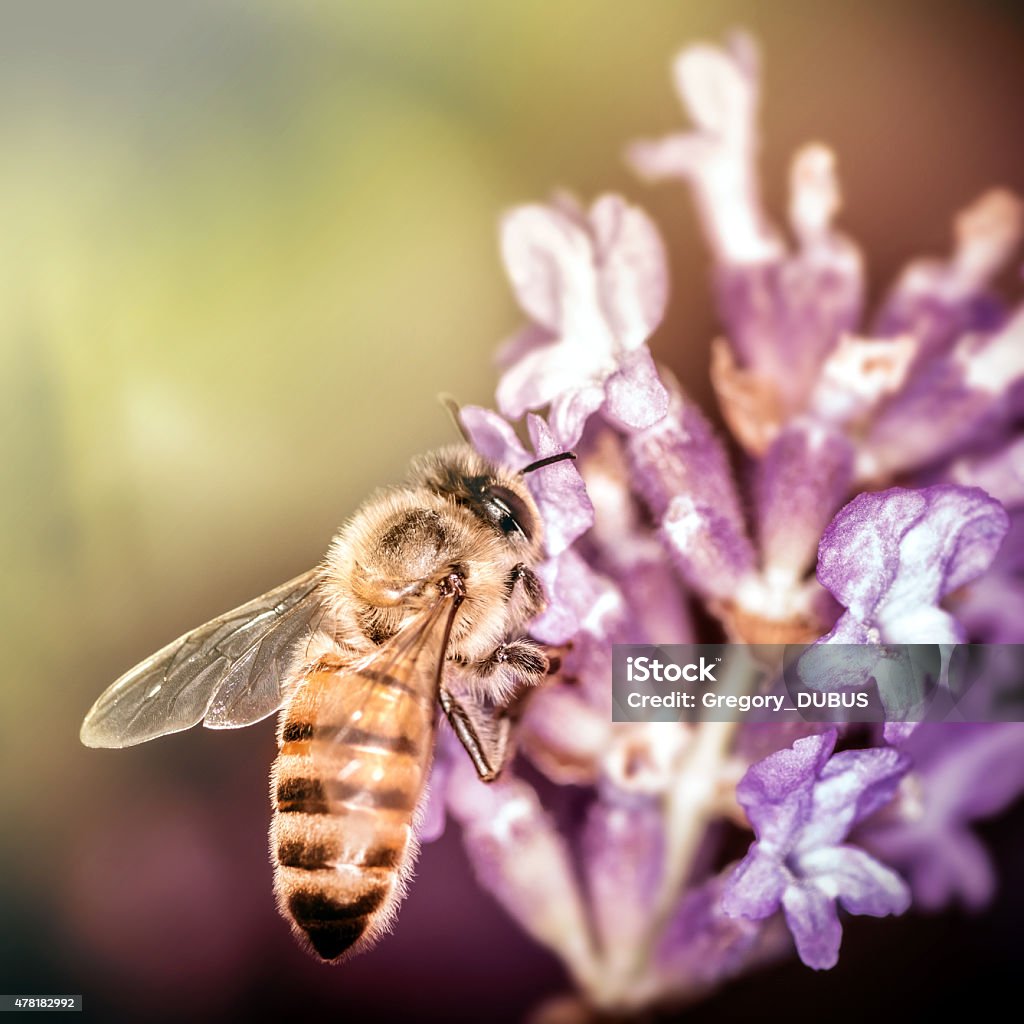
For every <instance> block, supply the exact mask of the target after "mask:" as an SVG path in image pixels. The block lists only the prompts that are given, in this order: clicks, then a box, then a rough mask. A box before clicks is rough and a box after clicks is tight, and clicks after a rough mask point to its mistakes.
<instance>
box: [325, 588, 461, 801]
mask: <svg viewBox="0 0 1024 1024" xmlns="http://www.w3.org/2000/svg"><path fill="white" fill-rule="evenodd" d="M458 605H459V601H458V599H457V598H455V597H454V596H453V595H451V594H447V595H443V596H440V597H438V599H437V600H436V601H435V602H434V603H433V604H432V605H431V606H430V607H429V608H428V609H427V610H426V611H424V612H423V613H422V614H421V615H420V616H419V617H418V618H416V619H414V620H413V621H412V622H411V623H409V624H408V625H407V626H406V627H405V628H404V629H402V631H401V632H400V633H398V634H397V635H396V636H394V637H393V638H392V639H391V640H389V641H388V642H387V643H386V644H384V646H383V647H381V648H380V649H379V650H378V651H375V652H373V653H372V654H371V655H369V656H368V657H365V658H362V659H360V660H359V661H356V662H354V663H352V664H350V665H345V666H341V667H338V668H337V669H335V670H334V672H333V673H332V676H333V678H324V679H322V680H318V683H319V685H318V686H317V687H316V694H315V698H314V702H313V707H312V708H311V709H310V717H311V720H312V729H311V734H312V739H313V742H312V746H311V750H310V753H311V755H312V760H313V764H314V765H315V767H316V775H317V777H318V778H319V779H320V780H321V787H322V797H323V799H324V800H325V801H326V804H327V806H328V807H332V808H333V807H337V806H339V805H341V804H345V805H347V806H349V807H352V806H357V807H366V808H368V809H372V808H377V807H382V806H383V807H388V808H391V809H405V810H408V811H411V810H412V808H414V807H415V805H416V803H417V801H418V799H419V796H420V794H421V793H422V790H423V786H424V785H425V783H426V777H427V773H428V771H429V769H430V761H431V758H432V755H433V744H434V728H435V720H436V713H437V699H438V693H439V690H440V685H441V674H442V671H443V668H444V661H445V654H446V652H447V648H448V638H449V635H450V633H451V627H452V623H453V621H454V619H455V613H456V611H457V609H458Z"/></svg>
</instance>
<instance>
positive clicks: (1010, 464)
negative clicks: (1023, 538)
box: [947, 437, 1024, 509]
mask: <svg viewBox="0 0 1024 1024" xmlns="http://www.w3.org/2000/svg"><path fill="white" fill-rule="evenodd" d="M947 475H948V478H949V480H950V481H951V482H953V483H955V484H959V485H960V486H961V487H980V488H981V489H982V490H983V491H987V492H988V493H989V494H990V495H991V496H992V497H993V498H995V499H996V501H998V502H1001V503H1002V505H1003V506H1004V507H1005V508H1008V509H1009V508H1017V507H1021V506H1024V437H1015V438H1014V439H1013V440H1010V441H1007V442H1005V443H1003V444H1001V445H1000V446H999V447H998V448H996V449H995V450H993V451H990V452H986V453H985V454H984V455H968V456H964V457H963V458H961V459H958V460H957V461H956V462H954V463H953V464H952V465H951V466H950V467H949V470H948V474H947Z"/></svg>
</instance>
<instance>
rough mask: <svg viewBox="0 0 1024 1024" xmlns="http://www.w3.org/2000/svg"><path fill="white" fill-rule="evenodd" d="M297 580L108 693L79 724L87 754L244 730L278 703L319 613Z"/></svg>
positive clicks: (167, 651) (315, 598) (205, 629)
mask: <svg viewBox="0 0 1024 1024" xmlns="http://www.w3.org/2000/svg"><path fill="white" fill-rule="evenodd" d="M318 580H319V571H318V570H316V569H313V570H310V571H309V572H306V573H303V574H302V575H301V576H297V577H296V578H295V579H293V580H289V582H287V583H283V584H281V586H279V587H275V588H274V589H273V590H270V591H268V592H267V593H266V594H263V595H262V596H261V597H257V598H256V599H255V600H254V601H249V602H248V603H247V604H243V605H242V606H241V607H239V608H235V609H234V610H233V611H230V612H226V613H225V614H224V615H220V616H218V617H217V618H216V619H213V620H212V621H211V622H207V623H206V625H204V626H200V627H199V628H198V629H193V630H191V631H190V632H188V633H186V634H185V635H184V636H180V637H178V639H177V640H175V641H173V642H172V643H169V644H168V645H167V646H166V647H164V648H162V649H161V650H159V651H157V652H156V654H153V655H151V656H150V657H148V658H147V659H146V660H145V661H143V662H142V663H141V664H139V665H136V666H135V668H133V669H131V671H129V672H126V673H125V674H124V675H123V676H121V678H120V679H118V680H117V682H115V683H114V684H113V685H112V686H110V687H108V688H107V689H106V690H105V691H104V692H103V694H102V695H101V696H100V698H99V700H97V701H96V703H95V704H93V706H92V708H91V709H90V711H89V713H88V714H87V715H86V716H85V721H84V722H83V723H82V729H81V733H80V735H81V739H82V742H83V743H84V744H85V745H86V746H87V747H130V746H132V745H134V744H136V743H144V742H146V741H147V740H152V739H155V738H156V737H157V736H165V735H167V734H168V733H172V732H180V731H181V730H183V729H189V728H191V727H192V726H193V725H196V724H197V723H198V722H200V721H202V722H203V724H204V725H206V726H208V727H209V728H211V729H233V728H237V727H239V726H243V725H252V724H253V723H254V722H258V721H260V720H261V719H263V718H266V717H267V715H270V714H273V713H274V712H275V711H276V710H277V709H278V708H279V707H280V706H281V705H282V704H283V703H284V700H285V697H286V696H287V694H286V693H285V680H284V679H283V676H282V667H283V666H284V664H285V663H286V662H287V660H288V658H289V656H290V654H291V652H292V649H293V647H294V645H295V642H296V641H297V640H298V639H299V637H300V636H302V635H303V634H304V633H305V632H306V631H307V630H308V628H309V626H310V623H311V621H312V620H313V618H314V617H315V616H316V615H317V613H318V612H320V611H321V608H322V606H321V602H320V596H319V593H318V590H317V583H318Z"/></svg>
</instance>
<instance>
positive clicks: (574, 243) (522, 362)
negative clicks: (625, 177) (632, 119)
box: [497, 195, 668, 447]
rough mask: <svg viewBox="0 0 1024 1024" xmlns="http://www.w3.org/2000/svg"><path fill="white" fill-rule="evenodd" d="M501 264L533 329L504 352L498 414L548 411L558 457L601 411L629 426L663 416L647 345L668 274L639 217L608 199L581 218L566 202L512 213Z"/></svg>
mask: <svg viewBox="0 0 1024 1024" xmlns="http://www.w3.org/2000/svg"><path fill="white" fill-rule="evenodd" d="M502 254H503V256H504V259H505V265H506V267H507V269H508V273H509V277H510V278H511V280H512V286H513V289H514V290H515V292H516V297H517V298H518V300H519V304H520V306H521V307H522V308H523V310H524V312H526V314H527V315H528V316H530V317H531V318H532V319H533V320H534V321H535V323H536V324H537V325H538V326H539V327H540V328H541V332H539V333H537V332H535V333H533V334H530V335H528V336H527V338H526V339H525V340H524V339H522V338H518V339H517V340H516V341H515V343H514V345H513V346H512V347H511V348H506V351H505V362H506V369H505V372H504V374H503V376H502V379H501V381H500V383H499V385H498V392H497V399H498V406H499V408H500V409H501V410H502V412H503V413H505V414H506V415H508V416H512V417H514V418H517V417H519V416H521V415H522V414H523V412H525V411H526V410H527V409H537V408H540V407H541V406H545V405H550V406H551V426H552V428H553V430H554V433H555V436H556V437H557V438H558V440H559V442H560V444H562V445H563V446H566V447H571V446H573V445H575V444H576V443H577V441H578V440H579V438H580V436H581V434H582V432H583V426H584V424H585V422H586V420H587V418H588V417H589V416H590V415H592V414H593V413H594V412H596V411H597V410H598V409H600V408H601V407H602V406H604V405H605V404H606V402H607V403H608V406H609V412H610V415H612V416H613V417H614V418H615V419H616V420H617V421H618V422H620V423H623V424H625V425H627V426H633V427H646V426H649V425H650V424H651V423H654V422H656V421H657V420H658V419H659V418H660V417H661V416H662V415H664V411H665V408H666V407H667V397H666V395H665V392H664V388H663V387H662V386H661V384H660V382H659V381H658V379H657V373H656V372H655V370H654V366H653V363H652V362H651V359H650V355H649V353H648V352H647V350H646V347H645V345H646V342H647V339H648V338H649V337H650V335H651V333H652V332H653V331H654V329H655V328H656V327H657V325H658V324H659V323H660V321H661V318H662V316H663V315H664V311H665V304H666V302H667V298H668V271H667V268H666V261H665V250H664V246H663V245H662V242H661V238H660V237H659V235H658V232H657V229H656V228H655V227H654V224H653V222H652V221H651V220H650V218H648V217H647V215H646V214H644V213H643V212H642V211H641V210H640V209H639V208H637V207H635V206H631V205H629V204H628V203H627V202H626V201H625V200H624V199H622V198H621V197H620V196H616V195H605V196H601V197H600V198H599V199H598V200H597V201H596V202H595V203H594V205H593V206H592V207H591V209H590V211H589V213H586V214H584V213H583V212H582V211H581V210H579V209H578V208H577V207H576V206H575V205H572V204H570V203H568V202H567V201H566V200H565V199H561V200H559V201H556V202H555V203H554V204H552V205H551V206H536V205H535V206H524V207H520V208H518V209H516V210H513V211H512V212H510V213H509V214H508V215H507V216H506V217H505V219H504V221H503V223H502Z"/></svg>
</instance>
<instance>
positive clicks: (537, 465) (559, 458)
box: [519, 452, 576, 476]
mask: <svg viewBox="0 0 1024 1024" xmlns="http://www.w3.org/2000/svg"><path fill="white" fill-rule="evenodd" d="M575 458H576V453H575V452H559V453H558V454H557V455H549V456H548V457H547V458H546V459H538V460H537V461H536V462H531V463H530V464H529V465H528V466H523V468H522V469H521V470H519V475H520V476H525V475H526V474H527V473H532V472H533V471H534V470H535V469H543V468H544V467H545V466H550V465H552V463H555V462H565V460H566V459H573V460H575Z"/></svg>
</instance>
